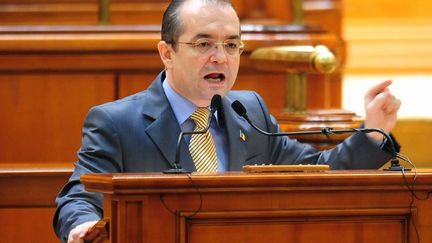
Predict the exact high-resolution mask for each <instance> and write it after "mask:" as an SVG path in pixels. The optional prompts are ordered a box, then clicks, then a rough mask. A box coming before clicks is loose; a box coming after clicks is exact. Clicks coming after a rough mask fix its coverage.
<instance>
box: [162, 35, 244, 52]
mask: <svg viewBox="0 0 432 243" xmlns="http://www.w3.org/2000/svg"><path fill="white" fill-rule="evenodd" d="M200 40H208V42H211V43H213V45H212V46H211V47H209V49H208V50H206V51H204V52H201V51H199V50H198V48H197V45H198V44H199V43H198V42H199V41H200ZM230 40H234V39H226V40H224V41H223V42H216V41H214V40H212V39H208V38H200V39H198V40H196V41H195V42H181V41H172V42H171V43H170V44H185V45H191V46H192V47H193V48H194V49H195V50H196V51H197V52H198V53H201V54H206V53H207V52H209V51H210V50H211V49H212V48H213V47H216V46H217V45H222V46H223V50H224V52H225V53H227V54H229V55H231V56H234V55H236V53H233V54H231V53H229V51H227V50H226V48H227V47H226V46H227V44H231V43H227V41H230ZM245 46H246V45H245V44H244V43H243V41H241V40H240V43H239V45H238V55H239V56H240V55H241V54H242V53H243V51H244V49H245Z"/></svg>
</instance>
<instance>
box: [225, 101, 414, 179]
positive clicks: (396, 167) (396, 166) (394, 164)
mask: <svg viewBox="0 0 432 243" xmlns="http://www.w3.org/2000/svg"><path fill="white" fill-rule="evenodd" d="M231 107H232V108H233V109H234V111H235V112H236V113H237V114H238V115H239V116H241V117H243V118H244V119H246V121H247V122H248V123H249V124H250V125H251V126H252V127H253V128H254V129H255V130H257V131H258V132H259V133H261V134H264V135H266V136H271V137H280V136H294V135H312V134H324V135H326V136H327V137H329V136H330V135H331V134H344V133H355V132H363V133H371V132H379V133H381V134H382V135H383V136H384V137H385V138H386V139H387V141H388V142H389V143H390V153H391V155H392V159H391V166H390V167H389V168H387V169H384V170H388V171H402V170H405V171H409V170H410V169H407V168H404V167H402V166H401V165H400V163H399V160H398V159H397V156H398V154H397V152H396V147H395V145H394V142H393V139H392V138H391V137H390V135H388V134H387V133H386V132H384V131H383V130H382V129H377V128H353V129H338V130H335V129H332V128H330V127H325V128H323V129H322V130H320V131H317V130H316V131H301V132H278V133H270V132H267V131H264V130H262V129H260V128H259V127H257V126H256V125H255V124H254V123H253V122H252V121H251V120H250V119H249V116H248V115H247V111H246V108H245V107H244V106H243V104H242V103H241V102H240V101H238V100H236V101H234V102H233V103H232V104H231Z"/></svg>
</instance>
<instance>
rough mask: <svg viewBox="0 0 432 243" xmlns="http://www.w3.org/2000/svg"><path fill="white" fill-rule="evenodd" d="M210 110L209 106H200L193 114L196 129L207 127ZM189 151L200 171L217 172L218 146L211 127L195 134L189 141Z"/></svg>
mask: <svg viewBox="0 0 432 243" xmlns="http://www.w3.org/2000/svg"><path fill="white" fill-rule="evenodd" d="M209 114H210V111H209V110H208V109H207V108H198V109H197V110H196V111H195V112H194V113H192V115H191V119H192V120H193V121H194V122H195V129H194V131H200V130H203V129H205V128H206V127H207V125H208V118H209ZM189 151H190V153H191V156H192V160H193V162H194V164H195V167H196V169H197V171H198V172H216V171H217V158H216V146H215V144H214V141H213V137H212V135H211V133H210V129H209V130H207V132H206V133H204V134H193V135H192V136H191V139H190V143H189Z"/></svg>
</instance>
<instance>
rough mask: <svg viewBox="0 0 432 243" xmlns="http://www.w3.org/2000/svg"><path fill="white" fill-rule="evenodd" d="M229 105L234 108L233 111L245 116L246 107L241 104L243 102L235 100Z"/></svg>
mask: <svg viewBox="0 0 432 243" xmlns="http://www.w3.org/2000/svg"><path fill="white" fill-rule="evenodd" d="M231 107H232V108H233V109H234V111H235V112H236V113H237V114H239V115H240V116H243V117H244V116H246V108H245V107H244V106H243V104H242V103H241V102H240V101H238V100H236V101H234V102H233V103H232V104H231Z"/></svg>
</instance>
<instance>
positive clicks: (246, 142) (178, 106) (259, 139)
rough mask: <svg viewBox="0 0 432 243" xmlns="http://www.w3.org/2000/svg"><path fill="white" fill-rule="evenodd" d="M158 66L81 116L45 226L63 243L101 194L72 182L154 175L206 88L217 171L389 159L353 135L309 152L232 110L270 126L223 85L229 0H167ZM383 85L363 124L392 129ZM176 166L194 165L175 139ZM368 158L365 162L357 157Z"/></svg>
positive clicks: (234, 61)
mask: <svg viewBox="0 0 432 243" xmlns="http://www.w3.org/2000/svg"><path fill="white" fill-rule="evenodd" d="M157 47H158V50H159V53H160V57H161V59H162V61H163V63H164V65H165V70H164V71H163V72H161V73H160V74H159V76H158V77H157V78H156V79H155V80H154V82H153V83H152V84H151V86H150V87H149V88H148V89H147V90H145V91H142V92H140V93H137V94H135V95H132V96H130V97H127V98H124V99H121V100H118V101H114V102H111V103H107V104H103V105H100V106H97V107H94V108H92V109H91V110H90V112H89V113H88V115H87V118H86V120H85V123H84V128H83V139H82V146H81V148H80V150H79V152H78V161H77V163H76V164H75V171H74V173H73V175H72V176H71V178H70V180H69V182H68V183H67V185H65V187H64V188H63V189H62V191H61V192H60V193H59V195H58V197H57V200H56V203H57V211H56V215H55V218H54V227H55V228H56V232H57V234H58V236H59V237H60V238H61V240H62V241H66V240H68V242H83V240H82V239H83V237H84V235H85V234H86V233H87V232H88V230H89V229H90V228H91V227H92V226H93V225H94V224H95V223H96V221H97V220H99V219H100V218H101V217H102V201H103V197H102V195H101V194H98V193H89V192H86V191H85V190H84V187H83V185H82V184H81V183H80V182H79V178H80V176H81V175H83V174H85V173H113V172H155V171H159V172H160V171H163V170H165V169H168V168H170V167H171V166H172V163H173V162H174V160H175V151H176V143H177V137H178V135H179V133H180V132H181V131H191V130H193V129H194V126H195V125H194V121H192V120H191V119H190V116H191V114H193V113H194V111H195V110H196V109H197V107H208V106H209V105H210V101H211V99H212V97H213V96H214V95H215V94H219V95H221V96H222V97H223V98H222V107H221V108H220V109H218V110H217V112H216V114H215V116H214V117H212V118H211V119H212V122H211V128H210V131H211V135H212V136H211V137H212V138H213V141H214V144H215V148H216V155H217V171H232V170H237V171H238V170H241V168H242V166H243V165H244V164H256V163H260V164H261V163H268V164H270V163H271V164H299V163H303V164H316V163H319V164H324V163H325V164H329V165H330V167H331V168H332V169H372V168H379V167H380V166H382V165H383V164H384V163H385V162H386V161H388V160H389V159H390V157H391V156H390V154H389V153H387V152H385V151H384V150H382V148H381V147H382V144H381V143H382V140H383V137H382V135H380V134H378V133H377V134H367V135H365V134H362V133H358V134H355V135H353V136H351V137H349V138H347V139H346V140H345V141H344V142H343V143H341V144H340V145H338V146H337V147H336V148H334V149H332V150H328V151H317V150H316V149H314V148H312V147H311V146H309V145H305V144H301V143H299V142H297V141H295V140H291V139H289V138H287V137H266V136H264V135H262V134H259V133H258V132H257V131H255V130H254V129H253V128H251V126H250V125H249V124H248V123H247V122H246V121H245V120H244V119H243V118H242V117H240V116H239V115H237V114H236V113H235V112H234V111H233V109H232V108H231V104H232V102H233V101H235V100H239V101H240V102H241V103H243V104H244V106H245V108H246V110H247V111H248V115H249V117H250V118H251V119H252V120H253V121H254V123H256V125H257V126H259V127H261V128H262V129H264V130H266V131H269V132H277V131H279V126H278V124H277V122H276V121H275V119H274V118H273V117H272V116H271V115H270V114H269V111H268V109H267V107H266V105H265V103H264V102H263V100H262V99H261V98H260V96H259V95H258V94H256V93H255V92H252V91H230V90H231V88H232V86H233V84H234V81H235V79H236V77H237V72H238V68H239V61H240V54H241V51H242V48H243V44H242V42H241V33H240V22H239V18H238V16H237V14H236V12H235V10H234V9H233V7H232V5H231V3H230V1H229V0H183V1H172V2H171V4H170V6H169V7H168V8H167V11H166V12H165V14H164V19H163V24H162V40H161V41H160V42H159V43H158V46H157ZM390 83H391V82H389V81H387V82H383V83H381V84H379V85H377V86H375V87H373V88H371V89H370V90H369V92H368V93H367V94H366V96H365V108H366V120H365V127H367V128H368V127H370V128H383V129H384V130H386V131H388V132H389V131H391V130H392V128H393V127H394V126H395V123H396V115H397V110H398V109H399V106H400V101H399V100H398V99H397V98H395V97H394V96H393V95H391V93H390V92H389V90H388V88H387V86H389V85H390ZM182 143H183V145H182V146H181V148H182V150H181V152H180V154H181V157H180V163H181V166H182V167H183V168H185V169H187V170H190V171H195V170H196V164H195V162H194V160H193V159H192V157H193V156H191V153H190V152H189V149H188V143H189V139H188V138H186V139H184V141H182ZM365 162H367V163H365Z"/></svg>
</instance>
